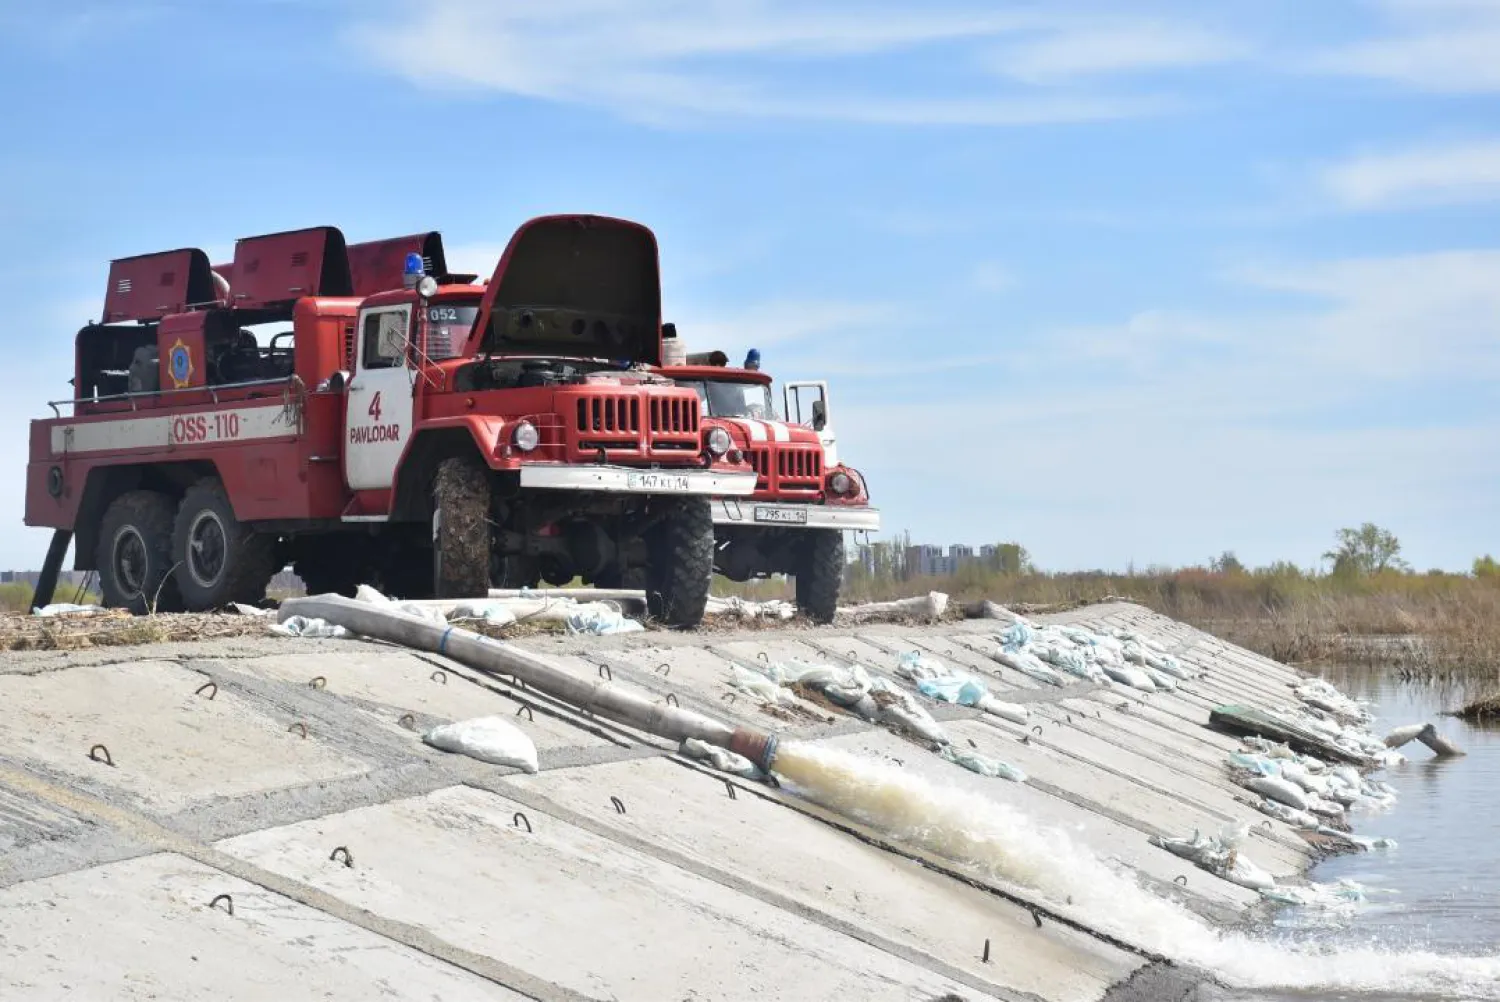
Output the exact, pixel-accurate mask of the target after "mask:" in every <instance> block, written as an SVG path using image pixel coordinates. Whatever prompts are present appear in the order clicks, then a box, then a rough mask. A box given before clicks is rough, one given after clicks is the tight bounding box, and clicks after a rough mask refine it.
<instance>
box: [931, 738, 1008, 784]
mask: <svg viewBox="0 0 1500 1002" xmlns="http://www.w3.org/2000/svg"><path fill="white" fill-rule="evenodd" d="M938 754H939V755H941V756H942V757H943V758H945V759H947V760H948V761H949V762H952V763H954V764H955V765H961V766H963V767H964V768H965V769H968V770H969V771H970V772H977V773H979V775H981V776H993V777H996V778H998V779H1008V780H1011V781H1012V782H1015V783H1024V782H1026V773H1024V772H1022V771H1021V770H1020V769H1018V768H1017V767H1016V766H1013V765H1011V764H1010V763H1009V762H1002V761H1000V760H999V759H997V758H989V757H987V756H984V755H980V754H978V753H977V752H971V751H964V750H962V749H958V748H954V747H953V746H952V745H943V747H942V748H940V749H938Z"/></svg>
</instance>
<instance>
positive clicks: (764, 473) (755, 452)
mask: <svg viewBox="0 0 1500 1002" xmlns="http://www.w3.org/2000/svg"><path fill="white" fill-rule="evenodd" d="M745 461H746V462H747V463H749V464H750V468H751V469H752V470H754V471H755V489H756V490H757V491H763V490H766V489H767V488H768V487H770V486H771V450H770V449H751V450H749V451H748V452H746V453H745Z"/></svg>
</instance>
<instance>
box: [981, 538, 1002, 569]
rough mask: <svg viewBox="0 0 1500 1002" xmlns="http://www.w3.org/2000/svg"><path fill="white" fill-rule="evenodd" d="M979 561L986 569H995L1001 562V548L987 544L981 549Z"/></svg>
mask: <svg viewBox="0 0 1500 1002" xmlns="http://www.w3.org/2000/svg"><path fill="white" fill-rule="evenodd" d="M979 560H980V562H981V563H983V564H984V565H985V566H986V567H993V566H995V564H997V563H998V562H999V561H1000V547H998V546H996V545H995V544H994V543H985V544H984V545H983V546H981V547H980V548H979Z"/></svg>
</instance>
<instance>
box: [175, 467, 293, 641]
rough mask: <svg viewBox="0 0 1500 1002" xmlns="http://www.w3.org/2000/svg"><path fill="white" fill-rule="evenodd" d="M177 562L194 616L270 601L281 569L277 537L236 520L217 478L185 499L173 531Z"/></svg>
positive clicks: (200, 483) (182, 588)
mask: <svg viewBox="0 0 1500 1002" xmlns="http://www.w3.org/2000/svg"><path fill="white" fill-rule="evenodd" d="M172 562H173V563H174V564H176V565H177V571H176V574H175V577H176V579H177V587H178V590H179V591H181V593H182V603H183V605H184V606H186V607H187V609H188V610H189V611H190V612H201V611H204V610H206V609H220V608H223V607H224V606H227V605H229V604H231V603H233V602H243V603H245V604H247V605H254V604H255V603H257V602H259V601H260V600H261V599H263V598H265V597H266V585H268V584H270V583H271V578H272V577H274V576H275V574H276V572H277V571H278V570H280V569H281V568H280V567H278V566H277V564H278V563H279V561H278V560H277V553H276V537H274V536H269V535H265V534H263V533H259V532H256V531H255V530H254V529H252V528H251V527H250V526H248V525H246V524H245V523H243V522H241V521H240V520H239V519H237V518H235V517H234V506H233V505H231V504H230V503H229V495H228V494H227V493H226V492H225V490H224V485H223V484H222V483H220V482H219V480H218V479H217V478H214V477H209V478H207V479H204V480H200V481H198V482H197V483H196V484H194V485H193V486H191V487H189V488H188V489H187V493H186V494H184V495H183V496H182V504H180V505H179V506H178V508H177V523H176V526H175V527H174V528H173V531H172Z"/></svg>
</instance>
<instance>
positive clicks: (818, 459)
mask: <svg viewBox="0 0 1500 1002" xmlns="http://www.w3.org/2000/svg"><path fill="white" fill-rule="evenodd" d="M776 479H777V480H779V481H781V482H782V483H783V484H787V483H788V481H793V482H796V481H811V482H812V483H813V484H814V485H821V483H822V480H823V457H822V456H821V455H819V454H818V453H817V452H815V451H813V450H812V449H798V450H795V451H793V450H791V449H782V450H780V451H778V452H777V454H776ZM797 486H799V487H800V486H803V484H801V483H798V484H797Z"/></svg>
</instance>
